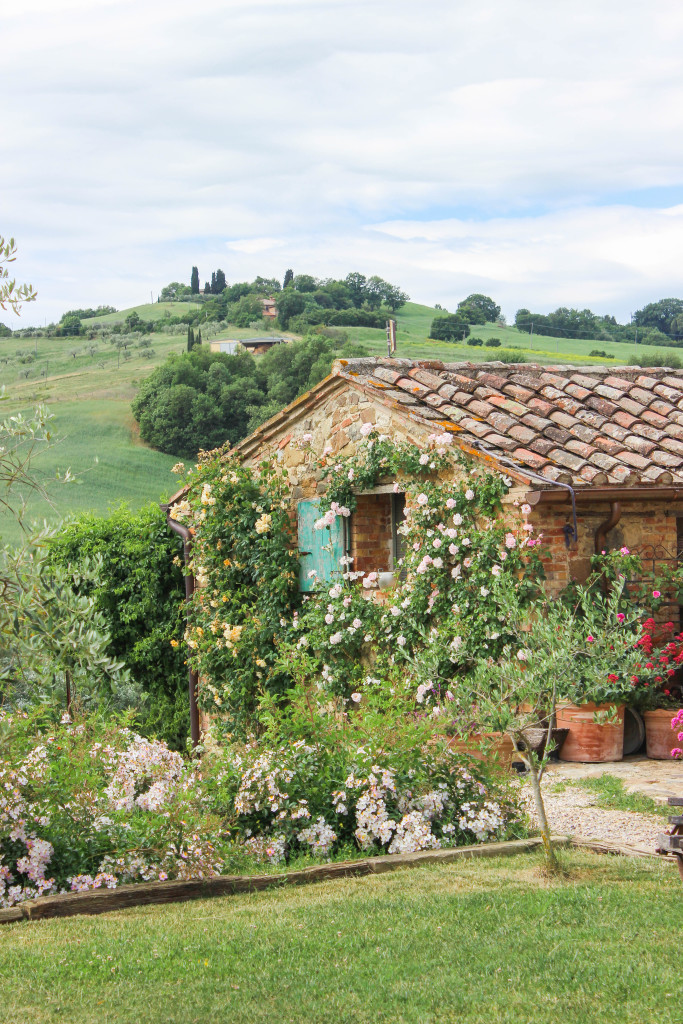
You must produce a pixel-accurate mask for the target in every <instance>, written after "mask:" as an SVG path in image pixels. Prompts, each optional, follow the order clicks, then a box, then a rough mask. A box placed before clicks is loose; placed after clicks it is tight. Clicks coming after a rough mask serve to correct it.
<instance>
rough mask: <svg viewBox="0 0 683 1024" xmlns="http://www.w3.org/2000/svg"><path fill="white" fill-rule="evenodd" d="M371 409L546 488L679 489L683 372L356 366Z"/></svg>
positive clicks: (352, 363)
mask: <svg viewBox="0 0 683 1024" xmlns="http://www.w3.org/2000/svg"><path fill="white" fill-rule="evenodd" d="M336 366H337V367H338V369H337V370H335V373H337V374H338V375H340V376H346V377H347V379H348V380H349V381H350V382H352V383H354V384H356V385H359V386H363V387H365V388H366V389H369V390H371V391H372V392H373V393H374V394H375V395H376V397H377V400H378V401H385V402H386V401H388V402H390V403H393V404H394V405H395V406H399V407H400V406H403V407H405V414H406V415H409V416H411V417H417V418H418V419H419V418H422V419H423V420H426V421H429V422H430V423H431V422H435V428H436V429H438V427H436V421H439V423H440V424H442V428H443V429H449V425H450V429H452V430H453V432H454V437H455V439H456V443H457V442H458V441H459V440H460V439H462V442H463V443H465V444H467V443H469V444H471V445H472V446H473V447H474V448H476V447H477V444H478V443H479V441H478V439H481V440H482V445H483V447H484V448H485V449H486V450H487V452H490V453H491V454H493V455H494V456H495V453H496V452H499V453H500V454H501V455H503V454H505V456H506V457H507V458H509V459H511V460H512V461H513V462H516V463H517V464H518V466H519V469H520V471H521V472H522V473H523V471H524V467H525V466H526V467H527V468H528V469H531V470H533V472H534V473H540V474H541V475H542V476H544V477H545V478H546V479H547V480H548V482H549V484H550V482H551V481H560V482H565V481H566V482H571V481H573V482H574V483H575V484H576V486H578V487H588V486H591V485H593V486H602V485H603V484H623V485H626V486H631V485H633V484H637V483H638V482H644V483H647V484H648V485H649V486H651V485H652V484H653V483H657V484H658V485H659V484H661V485H662V486H664V485H667V486H668V485H670V484H672V483H673V484H674V485H676V486H683V370H681V371H678V370H671V369H659V368H653V369H651V370H648V371H647V372H645V371H643V370H642V369H641V368H640V367H620V368H618V369H616V370H615V369H614V368H609V367H579V368H575V367H572V366H566V365H562V366H561V365H558V366H550V367H548V366H545V367H541V366H535V365H533V364H528V363H527V364H524V365H523V366H515V365H514V364H513V365H507V364H504V363H496V362H493V363H488V364H474V363H440V362H438V361H437V360H431V361H427V360H422V361H417V362H411V361H410V360H407V359H395V360H388V359H357V360H349V361H348V362H346V363H345V364H342V363H338V364H336Z"/></svg>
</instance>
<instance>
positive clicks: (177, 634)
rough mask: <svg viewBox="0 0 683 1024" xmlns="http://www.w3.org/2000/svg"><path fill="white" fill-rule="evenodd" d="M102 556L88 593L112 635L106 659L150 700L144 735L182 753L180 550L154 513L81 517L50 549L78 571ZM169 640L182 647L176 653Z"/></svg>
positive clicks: (151, 508) (121, 511) (151, 509)
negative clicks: (124, 670)
mask: <svg viewBox="0 0 683 1024" xmlns="http://www.w3.org/2000/svg"><path fill="white" fill-rule="evenodd" d="M96 554H99V555H101V557H102V560H103V572H102V578H101V582H100V585H99V586H97V587H95V588H94V590H92V592H93V593H94V594H95V597H96V599H97V606H98V608H99V609H100V610H101V611H102V612H103V614H104V616H105V618H106V620H107V624H108V626H109V629H110V631H111V636H112V640H111V654H112V655H113V656H115V657H116V658H117V659H118V660H120V661H123V662H124V663H125V664H126V666H127V667H128V668H129V669H130V672H131V674H132V676H133V677H134V678H135V679H136V680H137V681H138V682H139V683H140V684H141V685H142V688H143V690H144V692H145V693H146V695H147V700H146V702H145V704H144V706H143V707H142V709H141V711H140V715H139V724H140V729H141V731H142V732H143V733H144V734H145V735H147V736H152V735H153V736H157V737H159V738H160V739H164V740H165V741H166V742H167V743H169V744H170V745H171V746H173V747H175V748H176V749H179V748H181V747H182V746H184V744H185V741H186V738H187V732H188V725H189V711H188V696H187V668H186V666H185V664H184V645H183V642H182V638H183V632H184V625H185V618H184V615H185V608H184V597H185V582H184V579H183V575H182V571H181V569H180V566H179V565H178V564H175V565H174V564H173V560H174V558H176V556H178V558H177V559H176V561H179V559H180V558H182V545H181V543H180V540H179V538H178V537H176V536H175V534H172V533H170V531H169V530H168V528H167V526H166V517H165V515H164V513H163V512H162V511H161V509H160V508H159V507H158V505H154V504H151V505H148V506H146V507H145V508H143V509H141V510H140V511H139V512H131V511H130V509H128V508H126V507H125V506H121V507H119V508H117V509H116V510H114V511H112V513H111V514H110V516H109V517H108V518H103V517H101V516H97V515H94V514H92V513H86V514H84V515H81V516H80V517H79V518H78V519H76V520H75V521H73V522H71V523H68V524H67V525H65V527H64V529H63V530H62V532H61V533H60V534H59V535H58V537H57V539H56V540H55V541H54V542H53V544H52V547H51V552H50V560H51V561H53V562H54V563H56V564H62V565H65V566H66V565H72V566H76V565H77V564H78V562H79V561H80V559H82V558H84V557H86V556H88V555H89V556H93V555H96ZM171 640H177V641H179V644H178V647H176V648H174V647H173V646H172V645H171Z"/></svg>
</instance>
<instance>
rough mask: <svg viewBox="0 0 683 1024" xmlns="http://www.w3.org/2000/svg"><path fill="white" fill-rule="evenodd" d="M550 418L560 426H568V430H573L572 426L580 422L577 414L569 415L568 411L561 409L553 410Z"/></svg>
mask: <svg viewBox="0 0 683 1024" xmlns="http://www.w3.org/2000/svg"><path fill="white" fill-rule="evenodd" d="M577 412H578V408H577ZM550 419H551V420H552V421H553V423H556V424H557V425H558V426H560V427H566V429H567V430H571V428H572V427H575V426H576V424H577V422H578V420H577V419H576V417H575V416H569V415H568V414H567V413H566V412H561V411H556V412H551V413H550Z"/></svg>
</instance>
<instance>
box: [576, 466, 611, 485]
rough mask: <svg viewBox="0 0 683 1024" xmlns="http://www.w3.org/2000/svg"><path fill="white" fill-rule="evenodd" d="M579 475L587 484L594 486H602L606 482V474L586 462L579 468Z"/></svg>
mask: <svg viewBox="0 0 683 1024" xmlns="http://www.w3.org/2000/svg"><path fill="white" fill-rule="evenodd" d="M579 476H580V477H581V479H582V480H585V481H586V482H587V483H589V484H594V485H595V486H596V487H602V486H604V485H605V484H606V483H607V474H606V473H601V472H600V470H599V469H596V468H595V466H589V465H588V463H586V465H585V466H582V467H581V469H580V470H579Z"/></svg>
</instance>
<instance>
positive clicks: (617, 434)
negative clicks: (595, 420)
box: [602, 423, 628, 441]
mask: <svg viewBox="0 0 683 1024" xmlns="http://www.w3.org/2000/svg"><path fill="white" fill-rule="evenodd" d="M602 429H603V431H604V432H605V434H608V435H609V436H610V437H613V438H615V439H616V440H617V441H623V440H624V438H625V437H626V435H627V434H628V431H627V430H626V429H625V428H624V427H622V426H620V425H619V424H618V423H605V424H604V426H603V428H602Z"/></svg>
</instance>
